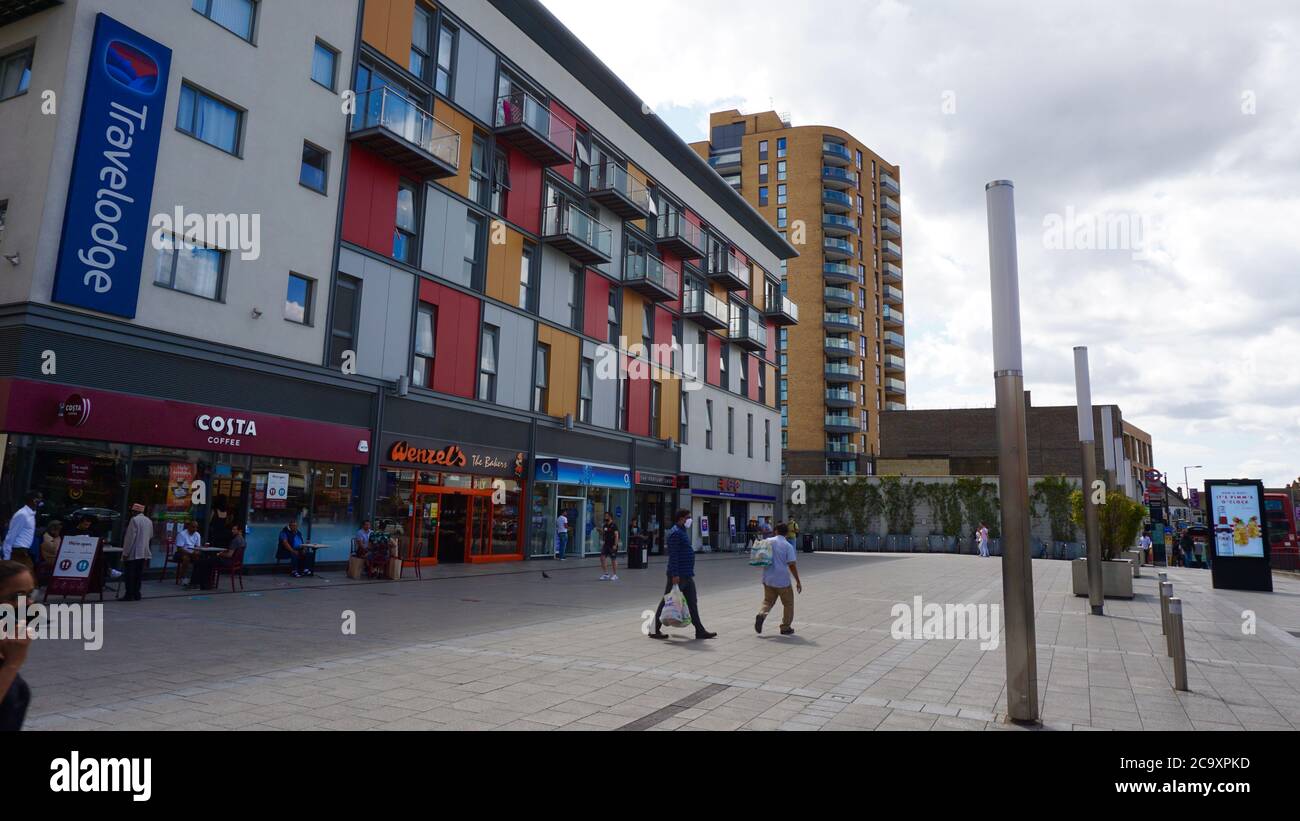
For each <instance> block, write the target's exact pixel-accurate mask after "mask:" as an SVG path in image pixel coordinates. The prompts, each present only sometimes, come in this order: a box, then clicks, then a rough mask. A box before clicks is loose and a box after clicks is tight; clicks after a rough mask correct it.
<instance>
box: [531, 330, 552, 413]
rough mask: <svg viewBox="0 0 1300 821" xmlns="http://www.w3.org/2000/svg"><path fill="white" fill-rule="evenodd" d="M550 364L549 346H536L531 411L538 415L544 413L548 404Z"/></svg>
mask: <svg viewBox="0 0 1300 821" xmlns="http://www.w3.org/2000/svg"><path fill="white" fill-rule="evenodd" d="M550 364H551V346H550V345H538V346H537V355H536V362H534V365H533V367H534V371H535V372H534V373H533V410H535V411H537V412H538V413H545V412H546V408H547V406H548V405H549V404H550V401H549V394H548V391H547V387H548V385H549V382H548V381H547V376H548V374H549V373H550Z"/></svg>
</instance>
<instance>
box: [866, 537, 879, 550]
mask: <svg viewBox="0 0 1300 821" xmlns="http://www.w3.org/2000/svg"><path fill="white" fill-rule="evenodd" d="M867 552H868V553H879V552H880V536H878V535H876V534H875V533H868V534H867Z"/></svg>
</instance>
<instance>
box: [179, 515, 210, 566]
mask: <svg viewBox="0 0 1300 821" xmlns="http://www.w3.org/2000/svg"><path fill="white" fill-rule="evenodd" d="M202 546H203V536H202V534H200V533H199V523H198V522H196V521H194V520H193V519H190V520H189V521H187V522H186V523H185V529H184V530H182V531H180V532H179V533H177V534H176V553H175V555H174V556H173V557H172V558H173V559H174V560H175V561H176V564H178V565H181V566H182V567H181V570H184V565H187V564H189V563H190V562H192V561H194V560H195V559H196V558H198V555H199V548H200V547H202ZM178 572H179V571H178Z"/></svg>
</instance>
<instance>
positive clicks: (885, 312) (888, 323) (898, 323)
mask: <svg viewBox="0 0 1300 821" xmlns="http://www.w3.org/2000/svg"><path fill="white" fill-rule="evenodd" d="M880 318H881V319H882V320H884V323H885V327H886V328H902V327H903V312H902V311H900V310H898V309H897V308H891V307H890V306H888V305H885V306H882V307H881V309H880Z"/></svg>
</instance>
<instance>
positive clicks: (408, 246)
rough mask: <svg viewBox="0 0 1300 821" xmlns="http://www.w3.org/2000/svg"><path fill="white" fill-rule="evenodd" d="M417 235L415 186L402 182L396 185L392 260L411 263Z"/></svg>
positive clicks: (417, 221)
mask: <svg viewBox="0 0 1300 821" xmlns="http://www.w3.org/2000/svg"><path fill="white" fill-rule="evenodd" d="M417 233H419V215H418V213H417V212H416V210H415V186H414V185H412V184H411V183H409V182H406V181H402V182H400V183H398V185H397V221H396V223H395V224H394V226H393V259H395V260H397V261H399V262H406V263H411V262H412V260H413V259H414V258H415V235H416V234H417Z"/></svg>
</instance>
